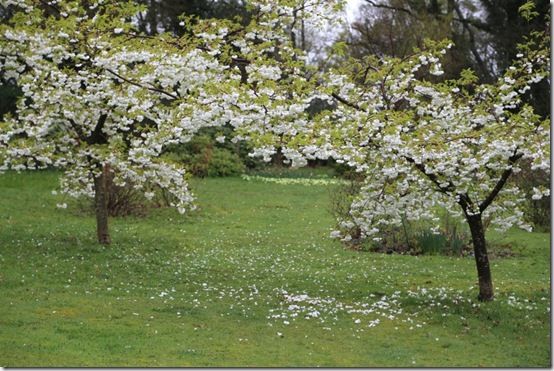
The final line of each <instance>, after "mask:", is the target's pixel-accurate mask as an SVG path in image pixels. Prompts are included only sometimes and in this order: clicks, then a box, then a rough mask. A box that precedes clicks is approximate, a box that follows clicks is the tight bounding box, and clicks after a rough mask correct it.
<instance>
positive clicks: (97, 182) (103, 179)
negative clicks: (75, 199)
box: [94, 164, 111, 245]
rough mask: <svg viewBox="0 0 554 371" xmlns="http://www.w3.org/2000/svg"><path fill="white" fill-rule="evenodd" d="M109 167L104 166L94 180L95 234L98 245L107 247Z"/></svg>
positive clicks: (108, 239) (108, 242) (108, 235)
mask: <svg viewBox="0 0 554 371" xmlns="http://www.w3.org/2000/svg"><path fill="white" fill-rule="evenodd" d="M109 180H110V166H109V165H108V164H105V165H104V166H103V167H102V172H101V173H100V175H99V176H97V177H96V178H94V205H95V211H96V234H97V236H98V243H100V244H102V245H109V244H110V243H111V238H110V231H109V228H108V201H109V188H108V187H109V184H108V182H109Z"/></svg>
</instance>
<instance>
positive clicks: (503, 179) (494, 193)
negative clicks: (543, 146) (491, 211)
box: [479, 149, 523, 212]
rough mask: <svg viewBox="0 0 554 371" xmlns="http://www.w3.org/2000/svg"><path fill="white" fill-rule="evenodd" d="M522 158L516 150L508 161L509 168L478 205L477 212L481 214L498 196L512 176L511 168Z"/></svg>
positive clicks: (521, 154)
mask: <svg viewBox="0 0 554 371" xmlns="http://www.w3.org/2000/svg"><path fill="white" fill-rule="evenodd" d="M522 157H523V153H517V149H516V150H515V152H514V154H513V155H512V156H511V157H510V158H509V159H508V165H509V166H510V167H509V168H508V169H506V170H504V172H503V173H502V175H501V176H500V179H498V182H496V185H495V186H494V188H493V190H492V191H491V193H490V194H489V195H488V197H487V198H486V199H485V200H484V201H483V202H481V203H480V204H479V211H481V212H483V211H485V209H486V208H487V207H488V206H489V205H490V204H491V203H492V202H493V201H494V199H495V198H496V196H498V194H499V193H500V191H501V190H502V188H503V187H504V185H505V184H506V182H507V181H508V178H509V177H510V175H512V172H513V168H512V166H513V165H514V164H515V163H516V162H517V161H518V160H519V159H520V158H522Z"/></svg>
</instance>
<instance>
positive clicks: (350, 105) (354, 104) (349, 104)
mask: <svg viewBox="0 0 554 371" xmlns="http://www.w3.org/2000/svg"><path fill="white" fill-rule="evenodd" d="M331 96H332V97H333V98H335V99H336V100H338V101H339V102H341V103H342V104H344V105H347V106H348V107H352V108H354V109H356V110H358V111H361V110H362V109H361V108H360V106H358V105H357V104H356V103H352V102H350V101H348V100H346V99H344V98H343V97H341V96H340V95H338V94H336V93H332V94H331Z"/></svg>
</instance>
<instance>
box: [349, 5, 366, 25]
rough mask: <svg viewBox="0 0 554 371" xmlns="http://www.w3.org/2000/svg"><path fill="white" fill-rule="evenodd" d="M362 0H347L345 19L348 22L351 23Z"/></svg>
mask: <svg viewBox="0 0 554 371" xmlns="http://www.w3.org/2000/svg"><path fill="white" fill-rule="evenodd" d="M362 1H363V0H347V3H346V19H347V20H348V23H352V21H354V19H355V18H356V15H357V14H358V7H359V6H360V4H361V3H362Z"/></svg>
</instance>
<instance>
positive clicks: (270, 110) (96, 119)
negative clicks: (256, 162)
mask: <svg viewBox="0 0 554 371" xmlns="http://www.w3.org/2000/svg"><path fill="white" fill-rule="evenodd" d="M337 3H338V2H325V1H319V0H317V1H316V0H309V1H308V0H304V1H291V0H286V1H281V2H275V1H250V2H248V6H249V11H250V12H251V15H252V16H251V22H250V23H249V24H248V25H246V26H245V25H243V24H241V23H239V22H232V21H229V20H201V21H195V22H189V20H188V19H187V18H186V17H183V22H181V26H182V27H184V28H185V29H186V31H187V32H184V36H182V37H177V36H175V35H172V34H167V33H166V34H161V35H157V36H148V35H143V34H140V33H139V32H137V30H136V27H135V23H136V22H135V21H136V16H137V14H138V13H139V12H141V11H143V9H142V8H141V7H140V6H137V5H136V4H134V3H133V2H130V1H113V0H93V1H70V0H2V6H4V8H5V9H10V11H11V12H13V13H14V14H13V16H12V17H11V18H10V19H9V20H8V21H7V22H5V24H3V25H1V26H0V68H1V77H2V78H3V79H4V80H5V81H11V82H16V83H17V85H18V86H19V87H20V88H21V90H22V92H23V97H22V98H21V99H20V101H19V103H18V109H17V113H16V114H15V115H14V116H13V117H8V118H7V119H6V120H5V122H3V123H1V124H0V125H1V132H0V144H1V145H2V147H3V151H2V152H3V153H2V158H3V161H2V162H3V166H2V169H8V168H11V169H16V170H21V169H39V168H45V167H56V168H61V169H64V177H63V179H62V180H61V189H62V191H63V192H65V193H67V194H69V195H71V196H81V195H89V196H90V195H93V194H94V191H95V190H94V179H95V178H98V177H100V176H101V173H102V171H103V169H105V168H106V166H109V171H111V172H113V174H114V176H115V178H114V181H115V182H116V183H117V184H120V185H121V184H124V183H125V182H130V183H131V184H133V186H134V187H136V188H138V189H141V190H143V191H144V194H145V195H146V196H147V197H151V196H152V195H153V193H152V187H154V186H155V187H161V188H163V189H165V190H166V191H168V192H169V193H170V194H171V195H173V200H174V206H176V207H177V208H178V210H179V211H180V212H184V211H185V210H186V208H187V207H189V206H190V205H191V201H192V200H193V197H192V196H191V193H190V191H189V189H188V185H187V182H186V177H185V171H184V169H182V168H181V167H179V166H178V165H177V164H173V163H170V162H168V161H166V160H164V156H163V154H164V151H165V149H166V148H167V146H168V145H170V144H174V143H180V142H186V141H188V140H190V139H191V138H192V137H193V136H194V135H195V133H196V132H197V131H198V130H199V129H201V128H203V127H207V126H223V125H232V126H233V127H235V128H238V129H239V128H240V130H238V131H237V133H239V134H238V135H237V136H236V137H235V138H232V139H233V140H241V139H247V138H248V133H250V132H254V133H255V132H256V131H260V129H259V128H260V127H264V128H266V129H267V128H271V129H270V130H273V132H275V133H279V132H280V131H290V130H292V129H291V128H293V127H294V126H295V125H299V124H298V123H300V124H304V123H305V120H303V119H302V117H303V116H305V112H304V108H305V107H306V105H307V104H308V103H309V102H308V101H307V100H306V99H305V97H304V92H305V91H309V89H307V88H306V86H307V85H308V84H309V74H307V70H306V69H305V68H304V65H305V57H303V56H302V55H301V54H299V53H298V52H297V51H296V50H295V49H294V48H293V47H292V46H291V45H292V43H291V39H290V34H291V32H292V31H293V30H294V28H295V27H297V25H295V20H296V17H297V15H298V11H299V9H300V8H302V9H304V10H307V9H311V12H310V13H309V14H310V16H311V17H312V18H314V19H316V20H317V19H320V18H321V19H324V17H323V15H324V14H326V11H327V10H330V9H331V8H332V7H336V6H337ZM329 14H330V13H329ZM295 90H296V92H295ZM281 126H282V127H281Z"/></svg>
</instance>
